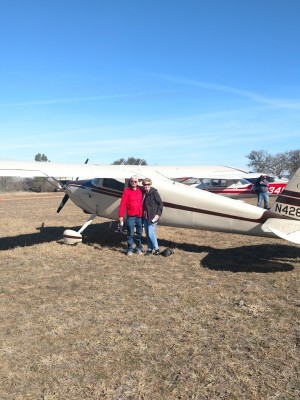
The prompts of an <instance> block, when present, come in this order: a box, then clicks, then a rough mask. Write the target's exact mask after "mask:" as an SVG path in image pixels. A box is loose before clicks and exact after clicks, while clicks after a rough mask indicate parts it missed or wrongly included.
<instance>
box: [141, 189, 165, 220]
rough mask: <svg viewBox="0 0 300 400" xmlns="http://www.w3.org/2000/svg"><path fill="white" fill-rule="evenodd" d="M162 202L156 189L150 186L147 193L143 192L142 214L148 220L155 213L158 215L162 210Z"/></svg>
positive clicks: (152, 217)
mask: <svg viewBox="0 0 300 400" xmlns="http://www.w3.org/2000/svg"><path fill="white" fill-rule="evenodd" d="M163 206H164V205H163V202H162V199H161V197H160V195H159V193H158V191H157V190H156V189H155V188H154V187H151V188H150V190H149V193H146V192H145V191H144V192H143V215H144V218H146V219H148V220H149V221H151V220H153V219H154V217H155V215H158V216H159V217H160V216H161V214H162V211H163Z"/></svg>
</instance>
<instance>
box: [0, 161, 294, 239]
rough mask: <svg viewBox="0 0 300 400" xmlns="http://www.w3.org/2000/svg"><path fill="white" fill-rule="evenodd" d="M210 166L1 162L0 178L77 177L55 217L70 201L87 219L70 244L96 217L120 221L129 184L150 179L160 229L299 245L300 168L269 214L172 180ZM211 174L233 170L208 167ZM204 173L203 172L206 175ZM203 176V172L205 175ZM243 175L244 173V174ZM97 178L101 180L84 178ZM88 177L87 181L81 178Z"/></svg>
mask: <svg viewBox="0 0 300 400" xmlns="http://www.w3.org/2000/svg"><path fill="white" fill-rule="evenodd" d="M201 168H203V169H205V168H207V167H198V166H197V167H196V166H192V167H184V166H182V167H163V166H134V165H121V166H119V165H89V164H82V165H80V164H56V163H46V162H31V163H30V162H13V161H0V176H22V177H36V176H42V177H45V178H49V177H59V176H78V177H80V178H81V179H80V180H79V179H76V180H73V181H70V182H68V183H67V185H66V187H65V188H64V189H63V190H64V192H65V196H64V198H63V199H62V202H61V204H60V206H59V207H58V210H57V212H60V210H61V209H62V208H63V206H64V205H65V203H66V201H67V200H68V198H70V199H71V200H72V201H73V202H74V203H75V204H76V205H77V206H78V207H80V208H81V209H82V210H83V211H84V212H85V213H87V214H89V215H90V216H89V218H88V219H87V221H86V222H85V223H84V224H83V226H82V227H81V228H80V229H79V231H78V232H77V231H73V230H69V229H67V230H65V231H64V233H63V239H64V241H65V243H67V244H75V243H78V242H80V241H81V240H82V236H81V233H82V232H83V230H84V229H86V227H87V226H89V225H90V224H91V223H92V221H93V220H94V218H95V217H96V216H101V217H105V218H109V219H116V220H117V219H118V208H119V204H120V198H121V196H122V192H123V189H124V187H125V184H127V180H128V179H129V178H130V177H131V176H133V175H136V176H138V177H139V178H140V179H141V180H142V179H143V178H145V177H150V178H151V179H152V180H153V184H154V187H156V188H157V189H158V191H159V193H160V195H161V197H162V199H163V202H164V212H163V215H162V218H161V220H160V223H161V224H162V225H168V226H175V227H183V228H193V229H201V230H211V231H218V232H229V233H236V234H244V235H252V236H262V237H269V238H282V239H285V240H287V241H290V242H292V243H296V244H300V168H299V169H298V170H297V172H296V173H295V175H294V176H293V178H292V179H291V180H290V181H289V183H288V185H287V186H286V187H285V189H284V190H283V191H282V193H281V194H280V195H279V196H278V198H277V199H276V201H275V203H274V205H273V206H272V209H271V211H268V210H264V209H262V208H258V207H255V206H252V205H249V204H246V203H243V202H240V201H236V200H233V199H230V198H225V197H222V196H217V195H215V194H213V193H210V192H207V191H203V190H198V189H197V190H196V189H195V188H193V187H190V186H187V185H183V184H181V183H179V182H177V181H175V180H174V179H170V178H168V176H171V177H172V178H176V177H182V176H197V175H198V176H199V174H200V169H201ZM209 168H210V169H211V171H210V174H212V173H214V172H215V173H216V174H218V173H220V170H221V169H223V171H222V172H225V171H224V170H225V169H227V172H228V173H230V172H232V171H233V169H232V168H228V167H218V166H215V167H209ZM202 172H203V171H202ZM202 172H201V173H202ZM242 172H243V173H244V171H242ZM88 176H89V177H91V176H97V178H93V179H86V178H87V177H88ZM82 178H85V179H82Z"/></svg>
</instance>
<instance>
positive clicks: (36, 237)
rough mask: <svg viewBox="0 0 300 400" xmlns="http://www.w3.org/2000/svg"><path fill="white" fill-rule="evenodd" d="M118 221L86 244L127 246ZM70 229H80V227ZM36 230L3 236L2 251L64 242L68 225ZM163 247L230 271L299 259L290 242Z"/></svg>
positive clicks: (93, 229) (96, 228)
mask: <svg viewBox="0 0 300 400" xmlns="http://www.w3.org/2000/svg"><path fill="white" fill-rule="evenodd" d="M116 228H117V224H116V222H103V223H99V224H93V225H91V226H89V227H88V228H87V229H86V230H85V231H84V232H83V243H84V244H87V245H90V246H93V245H97V246H100V247H108V248H111V249H112V250H115V251H120V247H121V248H122V249H124V248H125V243H126V235H125V234H124V233H118V232H116ZM70 229H73V230H75V231H78V230H79V229H80V226H74V227H72V228H70ZM36 230H37V232H36V233H30V234H24V235H17V236H12V237H4V238H1V239H0V251H1V250H8V249H14V248H16V247H28V246H33V245H36V244H42V243H50V242H53V241H56V242H58V244H59V243H60V244H62V243H63V242H62V235H63V232H64V230H65V227H61V226H59V227H43V226H41V227H37V228H36ZM159 242H160V246H161V248H162V249H163V248H166V247H169V248H172V249H174V251H175V252H176V249H178V250H183V251H186V252H192V253H199V254H201V253H207V254H205V256H204V257H203V258H202V260H201V261H200V267H201V268H203V267H204V268H208V269H211V270H216V271H231V272H257V273H272V272H279V271H281V272H287V271H291V270H293V269H294V266H293V265H292V264H291V262H293V261H294V260H297V259H299V257H300V249H299V247H296V246H293V245H290V244H287V245H279V244H278V245H276V244H274V245H273V244H261V245H252V246H239V247H235V248H229V249H216V248H213V247H211V246H199V245H195V244H192V243H185V242H174V241H168V240H165V239H160V241H159Z"/></svg>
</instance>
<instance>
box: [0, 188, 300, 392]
mask: <svg viewBox="0 0 300 400" xmlns="http://www.w3.org/2000/svg"><path fill="white" fill-rule="evenodd" d="M62 196H63V194H59V193H53V194H39V195H38V194H35V195H34V194H30V195H29V194H24V193H18V194H4V195H3V194H2V195H1V196H0V213H1V214H0V215H1V239H0V252H1V260H0V274H1V286H0V310H1V313H0V318H1V329H0V337H1V343H0V355H1V368H0V382H1V384H0V399H1V400H23V399H30V400H32V399H34V400H41V399H44V400H62V399H64V400H73V399H74V400H75V399H76V400H79V399H90V400H96V399H109V400H119V399H120V400H121V399H134V400H138V399H139V400H141V399H143V400H155V399H158V400H160V399H163V400H164V399H166V400H169V399H170V400H171V399H181V400H185V399H197V400H204V399H205V400H220V399H228V400H241V399H247V400H248V399H249V400H262V399H266V400H271V399H278V400H292V399H298V398H300V379H299V373H300V368H299V359H300V358H299V353H300V330H299V322H300V318H299V313H300V297H299V281H300V279H299V278H300V246H296V245H292V244H289V243H288V242H285V241H282V240H275V239H263V238H256V237H248V236H241V235H230V234H223V233H214V232H207V231H195V230H187V229H174V228H167V227H162V226H159V227H158V229H157V236H158V238H159V241H160V244H161V250H163V249H164V248H165V247H171V248H173V249H174V250H175V252H174V255H172V256H171V257H162V256H159V257H155V256H149V257H144V256H139V255H133V257H126V256H125V255H124V253H123V249H125V236H124V235H123V234H120V233H116V232H115V228H116V223H115V222H113V223H111V222H110V221H107V220H104V219H100V218H98V219H96V220H95V222H94V223H93V224H92V225H91V226H89V227H88V228H87V229H86V230H85V231H84V239H83V243H80V244H78V245H76V246H67V245H65V244H63V243H62V240H61V238H62V233H63V231H64V229H65V228H70V229H76V228H77V229H79V227H80V226H81V225H82V223H83V222H84V221H85V219H86V215H85V214H83V213H82V212H81V211H80V210H79V209H78V208H76V207H75V206H74V205H73V204H72V202H71V201H69V202H68V203H67V204H66V206H65V207H64V209H63V210H62V212H61V213H60V214H56V208H57V207H58V205H59V202H60V199H61V198H62Z"/></svg>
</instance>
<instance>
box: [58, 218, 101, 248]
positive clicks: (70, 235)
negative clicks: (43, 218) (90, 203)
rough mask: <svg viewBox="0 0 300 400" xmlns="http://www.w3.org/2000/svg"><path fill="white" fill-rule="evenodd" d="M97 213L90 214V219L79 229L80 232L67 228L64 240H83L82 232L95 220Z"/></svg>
mask: <svg viewBox="0 0 300 400" xmlns="http://www.w3.org/2000/svg"><path fill="white" fill-rule="evenodd" d="M96 216H97V214H92V215H90V216H89V218H88V220H87V221H86V223H85V224H84V225H82V227H81V228H80V229H79V231H78V232H76V231H73V230H72V229H66V230H65V231H64V233H63V241H64V243H66V244H76V243H79V242H81V241H82V235H81V232H82V231H84V229H85V228H87V227H88V226H89V225H90V224H91V223H92V222H93V220H94V219H95V218H96Z"/></svg>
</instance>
